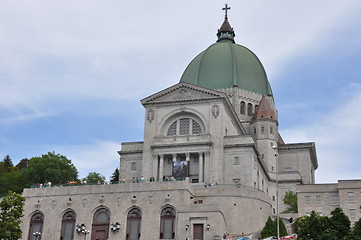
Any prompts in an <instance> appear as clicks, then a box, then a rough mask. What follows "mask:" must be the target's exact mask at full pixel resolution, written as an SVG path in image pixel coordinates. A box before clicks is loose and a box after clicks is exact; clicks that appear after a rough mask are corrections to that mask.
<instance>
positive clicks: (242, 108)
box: [240, 101, 246, 114]
mask: <svg viewBox="0 0 361 240" xmlns="http://www.w3.org/2000/svg"><path fill="white" fill-rule="evenodd" d="M240 113H241V114H246V103H245V102H244V101H242V102H241V110H240Z"/></svg>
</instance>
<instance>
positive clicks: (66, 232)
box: [60, 211, 76, 240]
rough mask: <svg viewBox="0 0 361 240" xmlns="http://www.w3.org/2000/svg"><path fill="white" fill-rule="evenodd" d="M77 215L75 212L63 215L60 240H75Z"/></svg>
mask: <svg viewBox="0 0 361 240" xmlns="http://www.w3.org/2000/svg"><path fill="white" fill-rule="evenodd" d="M75 220H76V215H75V213H74V212H73V211H68V212H66V213H65V214H64V215H63V220H62V221H61V235H60V240H73V238H74V231H75Z"/></svg>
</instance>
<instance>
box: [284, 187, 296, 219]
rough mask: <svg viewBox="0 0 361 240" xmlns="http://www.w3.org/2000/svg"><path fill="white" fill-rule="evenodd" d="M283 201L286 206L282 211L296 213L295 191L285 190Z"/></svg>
mask: <svg viewBox="0 0 361 240" xmlns="http://www.w3.org/2000/svg"><path fill="white" fill-rule="evenodd" d="M283 203H284V204H285V205H286V206H287V208H286V210H285V211H284V213H298V206H297V195H296V193H294V192H293V191H291V190H289V191H287V192H286V194H285V196H284V197H283Z"/></svg>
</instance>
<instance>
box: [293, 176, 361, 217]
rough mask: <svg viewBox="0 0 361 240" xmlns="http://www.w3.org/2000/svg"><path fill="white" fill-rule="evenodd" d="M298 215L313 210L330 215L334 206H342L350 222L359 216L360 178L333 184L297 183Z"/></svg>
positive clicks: (360, 208)
mask: <svg viewBox="0 0 361 240" xmlns="http://www.w3.org/2000/svg"><path fill="white" fill-rule="evenodd" d="M297 200H298V215H299V216H304V215H308V214H310V213H311V212H312V211H315V212H316V213H318V214H319V215H321V216H330V215H331V211H333V210H334V209H335V208H337V207H339V208H342V210H343V211H344V213H345V214H346V215H347V216H348V217H349V219H350V221H351V223H355V222H356V221H358V220H359V219H360V218H361V180H339V181H338V183H334V184H310V185H297Z"/></svg>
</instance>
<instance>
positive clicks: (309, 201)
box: [305, 196, 311, 205]
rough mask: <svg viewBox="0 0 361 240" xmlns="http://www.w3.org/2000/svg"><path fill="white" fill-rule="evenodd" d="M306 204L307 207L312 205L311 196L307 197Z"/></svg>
mask: <svg viewBox="0 0 361 240" xmlns="http://www.w3.org/2000/svg"><path fill="white" fill-rule="evenodd" d="M305 202H306V205H310V204H311V196H305Z"/></svg>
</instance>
